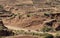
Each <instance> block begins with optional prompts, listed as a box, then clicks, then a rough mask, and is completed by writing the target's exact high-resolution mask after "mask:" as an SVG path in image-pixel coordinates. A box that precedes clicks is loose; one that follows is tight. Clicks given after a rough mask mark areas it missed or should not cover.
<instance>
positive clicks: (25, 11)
mask: <svg viewBox="0 0 60 38" xmlns="http://www.w3.org/2000/svg"><path fill="white" fill-rule="evenodd" d="M0 5H2V6H3V9H4V10H6V11H9V12H10V13H11V14H12V15H11V16H10V17H2V20H3V22H4V25H6V26H11V27H12V26H13V27H19V28H26V29H32V30H40V29H41V28H43V27H44V25H45V23H46V22H49V23H50V20H53V19H55V20H56V21H57V22H54V23H53V24H52V26H51V27H53V28H58V30H60V0H0ZM1 10H2V9H1ZM9 12H8V13H9ZM5 13H6V12H5ZM10 13H9V14H2V16H4V15H7V16H9V15H10ZM57 13H58V14H57ZM44 14H48V15H44ZM51 14H54V15H51Z"/></svg>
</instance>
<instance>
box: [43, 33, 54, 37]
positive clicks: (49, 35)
mask: <svg viewBox="0 0 60 38" xmlns="http://www.w3.org/2000/svg"><path fill="white" fill-rule="evenodd" d="M44 38H54V36H53V35H51V34H47V35H46V36H45V37H44Z"/></svg>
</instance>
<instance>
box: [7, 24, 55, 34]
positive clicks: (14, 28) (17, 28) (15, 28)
mask: <svg viewBox="0 0 60 38" xmlns="http://www.w3.org/2000/svg"><path fill="white" fill-rule="evenodd" d="M6 27H7V28H9V29H12V30H24V31H25V32H29V29H24V28H19V27H13V26H7V25H6ZM30 32H35V33H48V34H52V35H56V33H51V32H41V31H35V30H30Z"/></svg>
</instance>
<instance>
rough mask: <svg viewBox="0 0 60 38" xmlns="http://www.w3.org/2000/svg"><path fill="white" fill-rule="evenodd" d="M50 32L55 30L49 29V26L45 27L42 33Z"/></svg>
mask: <svg viewBox="0 0 60 38" xmlns="http://www.w3.org/2000/svg"><path fill="white" fill-rule="evenodd" d="M50 30H53V28H52V27H48V26H44V27H43V28H42V29H41V31H43V32H49V31H50Z"/></svg>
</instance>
